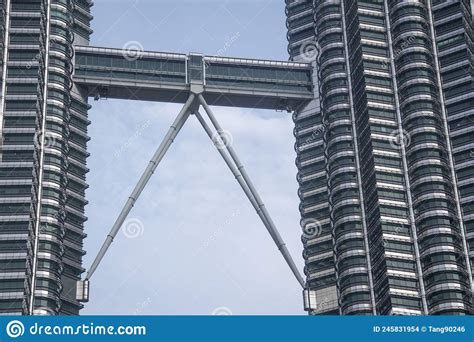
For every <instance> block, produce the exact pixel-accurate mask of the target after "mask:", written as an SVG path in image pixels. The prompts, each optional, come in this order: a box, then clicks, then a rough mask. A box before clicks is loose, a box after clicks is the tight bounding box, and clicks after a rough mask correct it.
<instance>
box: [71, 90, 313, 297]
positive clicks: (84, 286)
mask: <svg viewBox="0 0 474 342" xmlns="http://www.w3.org/2000/svg"><path fill="white" fill-rule="evenodd" d="M199 104H200V105H202V106H203V108H204V110H205V111H206V113H207V115H208V117H209V119H210V120H211V122H212V125H213V126H214V128H215V129H216V131H217V133H218V134H219V136H221V137H222V134H223V130H222V128H221V126H220V125H219V123H218V122H217V120H216V118H215V116H214V114H213V112H212V110H211V108H210V107H209V105H208V104H207V102H206V100H205V99H204V97H203V96H202V95H198V99H196V95H194V94H193V93H191V94H190V96H189V98H188V100H187V101H186V103H185V104H184V106H183V108H182V109H181V111H180V112H179V114H178V116H177V117H176V119H175V121H174V122H173V124H172V125H171V127H170V129H169V130H168V132H167V134H166V135H165V137H164V139H163V141H162V142H161V144H160V146H159V147H158V149H157V150H156V152H155V154H154V155H153V158H152V159H151V160H150V162H149V164H148V166H147V168H146V169H145V171H144V172H143V174H142V176H141V177H140V180H139V181H138V183H137V184H136V186H135V188H134V189H133V191H132V193H131V195H130V197H129V198H128V200H127V202H126V203H125V205H124V207H123V209H122V211H121V212H120V215H119V216H118V218H117V219H116V221H115V223H114V225H113V226H112V229H111V230H110V232H109V234H108V235H107V237H106V239H105V241H104V243H103V245H102V247H101V249H100V250H99V253H98V254H97V256H96V257H95V259H94V262H93V263H92V265H91V267H90V269H89V270H88V272H87V274H86V277H85V280H84V281H80V282H78V284H77V299H78V300H79V301H82V302H85V301H88V298H89V279H90V278H91V277H92V275H93V274H94V272H95V271H96V269H97V267H98V266H99V264H100V262H101V261H102V259H103V257H104V256H105V254H106V253H107V250H108V249H109V247H110V245H111V244H112V242H113V241H114V238H115V237H116V235H117V233H118V231H119V230H120V228H121V226H122V224H123V223H124V221H125V219H126V218H127V216H128V214H129V213H130V211H131V210H132V208H133V206H134V204H135V202H136V201H137V199H138V197H139V196H140V194H141V193H142V191H143V189H144V188H145V186H146V184H147V183H148V181H149V180H150V178H151V176H152V175H153V173H154V172H155V170H156V168H157V167H158V165H159V163H160V162H161V160H162V159H163V157H164V155H165V154H166V152H167V151H168V149H169V147H170V146H171V144H172V143H173V141H174V139H175V138H176V136H177V135H178V133H179V131H180V130H181V128H182V127H183V125H184V124H185V122H186V120H187V119H188V118H189V116H190V114H191V112H194V114H195V115H196V117H197V119H198V120H199V122H200V123H201V125H202V127H203V128H204V130H205V131H206V133H207V135H208V136H209V138H210V139H211V140H213V136H214V134H213V132H212V129H211V128H210V127H209V125H208V124H207V123H206V120H204V118H203V117H202V115H201V114H200V113H199V111H198V109H197V108H196V107H199ZM214 145H216V144H214ZM216 147H217V150H218V151H219V153H220V155H221V156H222V158H223V159H224V161H225V163H226V164H227V166H228V167H229V169H230V170H231V172H232V174H233V175H234V176H235V178H236V180H237V182H238V183H239V185H240V187H241V188H242V190H243V191H244V193H245V195H246V196H247V198H248V199H249V200H250V203H251V204H252V206H253V207H254V208H255V211H256V212H257V214H258V216H259V217H260V219H261V220H262V222H263V224H264V226H265V228H266V229H267V231H268V233H269V234H270V236H271V237H272V239H273V241H274V242H275V244H276V245H277V247H278V249H279V250H280V252H281V254H282V255H283V258H284V259H285V261H286V263H287V264H288V266H289V267H290V269H291V271H292V272H293V274H294V276H295V277H296V280H297V281H298V283H299V284H300V285H301V287H302V288H303V289H304V288H305V282H304V279H303V277H302V276H301V274H300V273H299V271H298V268H297V267H296V264H295V262H294V261H293V259H292V257H291V255H290V253H289V251H288V249H287V247H286V245H285V243H284V242H283V239H282V238H281V236H280V234H279V232H278V230H277V228H276V227H275V224H274V223H273V220H272V218H271V217H270V214H269V213H268V211H267V209H266V207H265V205H264V204H263V201H262V199H261V198H260V196H259V194H258V192H257V190H256V189H255V187H254V185H253V183H252V181H251V180H250V177H249V176H248V174H247V172H246V171H245V168H244V166H243V165H242V163H241V162H240V159H239V158H238V156H237V154H236V152H235V151H234V149H233V148H232V146H227V145H226V146H225V150H224V149H223V148H219V147H218V146H217V145H216ZM229 156H230V157H229Z"/></svg>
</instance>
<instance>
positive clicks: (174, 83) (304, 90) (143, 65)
mask: <svg viewBox="0 0 474 342" xmlns="http://www.w3.org/2000/svg"><path fill="white" fill-rule="evenodd" d="M311 73H312V68H311V65H309V64H306V63H295V62H281V61H269V60H258V59H245V58H229V57H215V56H205V55H201V54H187V55H186V54H176V53H162V52H141V51H137V52H131V51H129V50H121V49H111V48H100V47H90V46H78V47H76V48H75V74H74V81H75V83H76V84H77V85H80V86H82V87H84V88H85V89H86V90H87V93H88V95H89V96H91V97H94V98H100V97H103V98H111V99H131V100H145V101H159V102H173V103H182V104H184V103H185V102H186V99H187V98H188V97H189V92H190V86H191V84H200V85H202V86H203V96H204V98H205V99H206V102H207V103H208V104H209V105H217V106H230V107H242V108H260V109H276V110H288V111H293V110H295V109H296V108H298V107H299V106H301V105H304V104H306V103H307V102H309V101H310V100H312V98H313V89H312V87H313V83H312V76H311Z"/></svg>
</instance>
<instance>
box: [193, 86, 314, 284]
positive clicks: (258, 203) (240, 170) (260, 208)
mask: <svg viewBox="0 0 474 342" xmlns="http://www.w3.org/2000/svg"><path fill="white" fill-rule="evenodd" d="M198 98H199V102H200V103H201V105H202V106H203V108H204V110H205V111H206V113H207V115H208V117H209V119H210V120H211V122H212V124H213V126H214V127H215V129H216V130H217V132H218V134H219V135H220V136H222V134H223V130H222V128H221V126H220V124H219V122H218V121H217V120H216V118H215V116H214V114H213V112H212V110H211V108H210V107H209V105H208V104H207V102H206V100H205V99H204V97H203V96H202V95H198ZM196 116H197V118H198V119H199V121H200V122H201V124H202V125H203V127H204V129H205V130H206V133H207V134H208V135H209V134H211V135H210V137H211V139H212V133H211V132H210V129H209V127H207V129H206V126H207V124H206V125H204V124H205V121H204V120H203V119H202V117H201V116H200V115H199V113H196ZM203 123H204V124H203ZM225 148H226V150H227V152H228V153H229V155H230V157H231V159H232V161H233V162H234V163H235V166H234V167H231V166H230V164H229V163H230V160H228V157H227V155H226V157H224V155H223V153H221V151H222V150H221V149H219V152H220V153H221V155H222V156H223V158H224V161H225V162H226V164H227V165H228V166H229V167H230V169H231V171H232V172H233V173H234V172H235V171H237V173H234V175H236V178H237V181H238V182H239V184H240V185H241V186H242V189H243V190H244V192H245V193H246V195H247V197H249V200H250V202H252V204H254V203H255V204H254V206H255V207H256V210H257V213H258V214H259V216H260V215H262V216H263V217H262V216H261V218H262V221H263V224H264V225H265V227H266V228H267V230H268V233H269V234H270V236H271V237H272V239H273V241H274V242H275V244H276V245H277V247H278V249H279V250H280V252H281V254H282V255H283V258H284V259H285V261H286V263H287V264H288V266H289V267H290V269H291V271H292V272H293V274H294V276H295V277H296V280H298V283H300V285H301V287H302V288H305V281H304V279H303V277H302V276H301V274H300V272H299V270H298V268H297V267H296V264H295V262H294V261H293V258H292V257H291V255H290V252H289V251H288V248H287V247H286V244H285V243H284V241H283V239H282V238H281V236H280V233H279V232H278V229H277V228H276V227H275V224H274V223H273V220H272V218H271V217H270V214H269V213H268V211H267V208H266V207H265V204H264V203H263V201H262V199H261V198H260V196H259V194H258V192H257V190H256V189H255V187H254V185H253V183H252V181H251V179H250V177H249V176H248V174H247V172H246V171H245V168H244V166H243V165H242V163H241V162H240V159H239V157H238V156H237V154H236V153H235V150H234V149H233V147H232V146H228V145H227V144H226V145H225ZM235 168H236V170H234V169H235ZM239 175H240V176H241V177H240V176H239ZM241 178H242V179H241ZM241 181H242V182H244V183H245V186H243V185H242V184H241ZM247 188H248V192H250V194H248V192H247V190H246V189H247ZM250 195H251V197H250ZM252 198H253V199H252Z"/></svg>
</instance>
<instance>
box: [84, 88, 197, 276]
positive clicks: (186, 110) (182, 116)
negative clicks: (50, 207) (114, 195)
mask: <svg viewBox="0 0 474 342" xmlns="http://www.w3.org/2000/svg"><path fill="white" fill-rule="evenodd" d="M194 100H195V95H194V94H190V95H189V98H188V100H187V101H186V103H185V104H184V106H183V108H182V109H181V111H180V112H179V114H178V116H177V117H176V119H175V120H174V122H173V124H172V125H171V127H170V129H169V130H168V133H166V136H165V137H164V139H163V141H162V142H161V144H160V146H159V147H158V149H157V150H156V152H155V154H154V155H153V158H152V159H151V160H150V163H149V164H148V166H147V168H146V169H145V171H144V172H143V174H142V176H141V177H140V180H139V181H138V183H137V185H136V186H135V188H134V189H133V191H132V194H131V195H130V197H129V198H128V200H127V202H126V203H125V205H124V207H123V209H122V211H121V212H120V215H119V216H118V218H117V220H116V221H115V223H114V225H113V227H112V229H111V230H110V232H109V234H108V235H107V238H106V239H105V241H104V243H103V245H102V247H101V249H100V251H99V253H98V254H97V256H96V258H95V259H94V262H93V263H92V265H91V267H90V269H89V271H88V272H87V274H86V278H85V279H87V280H88V279H90V278H91V277H92V275H93V274H94V272H95V270H96V269H97V267H98V266H99V264H100V262H101V260H102V258H103V257H104V255H105V253H107V250H108V249H109V247H110V245H111V244H112V242H113V241H114V238H115V236H116V235H117V233H118V231H119V229H120V227H121V226H122V224H123V222H124V221H125V219H126V218H127V216H128V214H129V213H130V210H132V208H133V206H134V204H135V202H136V201H137V199H138V197H139V196H140V194H141V193H142V191H143V189H144V188H145V186H146V184H147V183H148V181H149V180H150V178H151V176H152V175H153V173H154V172H155V170H156V168H157V166H158V164H159V163H160V162H161V160H162V159H163V157H164V155H165V153H166V152H167V151H168V149H169V147H170V146H171V144H172V143H173V141H174V139H175V138H176V135H177V134H178V132H179V131H180V130H181V128H182V127H183V125H184V123H185V122H186V120H187V119H188V117H189V115H190V107H191V105H192V104H193V103H194Z"/></svg>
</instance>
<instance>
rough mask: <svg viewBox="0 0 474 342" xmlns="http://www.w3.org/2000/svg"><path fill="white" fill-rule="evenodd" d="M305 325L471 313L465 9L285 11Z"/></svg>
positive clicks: (413, 6) (393, 6)
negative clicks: (311, 86)
mask: <svg viewBox="0 0 474 342" xmlns="http://www.w3.org/2000/svg"><path fill="white" fill-rule="evenodd" d="M286 10H287V26H288V39H289V53H290V55H291V59H293V60H306V61H308V62H312V63H313V64H314V70H315V72H314V74H315V75H316V78H317V79H315V85H316V89H317V90H316V91H315V99H314V101H313V103H311V104H310V105H309V106H308V107H307V108H306V110H302V111H300V112H298V113H297V114H295V116H294V119H295V125H296V128H295V136H296V140H297V142H296V150H297V155H298V156H297V159H296V163H297V166H298V181H299V183H300V190H299V195H300V197H301V207H300V210H301V215H302V226H303V229H304V230H303V237H302V239H303V243H304V258H305V263H306V267H305V273H306V276H307V284H308V286H309V287H310V288H311V289H312V290H313V291H312V295H311V296H312V299H313V305H312V310H311V311H312V313H313V314H334V313H335V314H344V315H353V314H361V315H373V314H380V315H387V314H391V315H420V314H455V315H464V314H470V313H472V285H473V284H472V267H471V264H472V255H473V252H472V251H471V249H473V248H474V241H473V238H474V222H473V220H474V203H473V199H474V197H473V195H474V185H473V184H474V171H473V168H472V165H473V163H474V161H473V160H474V159H473V158H474V155H473V153H472V149H473V146H474V134H473V131H474V80H473V75H474V72H473V64H474V58H473V53H474V45H473V38H474V33H473V4H472V2H469V1H465V0H464V1H463V0H459V1H424V0H420V1H388V0H385V1H383V0H378V1H375V0H370V1H353V0H346V1H309V0H296V1H294V0H287V1H286Z"/></svg>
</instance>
